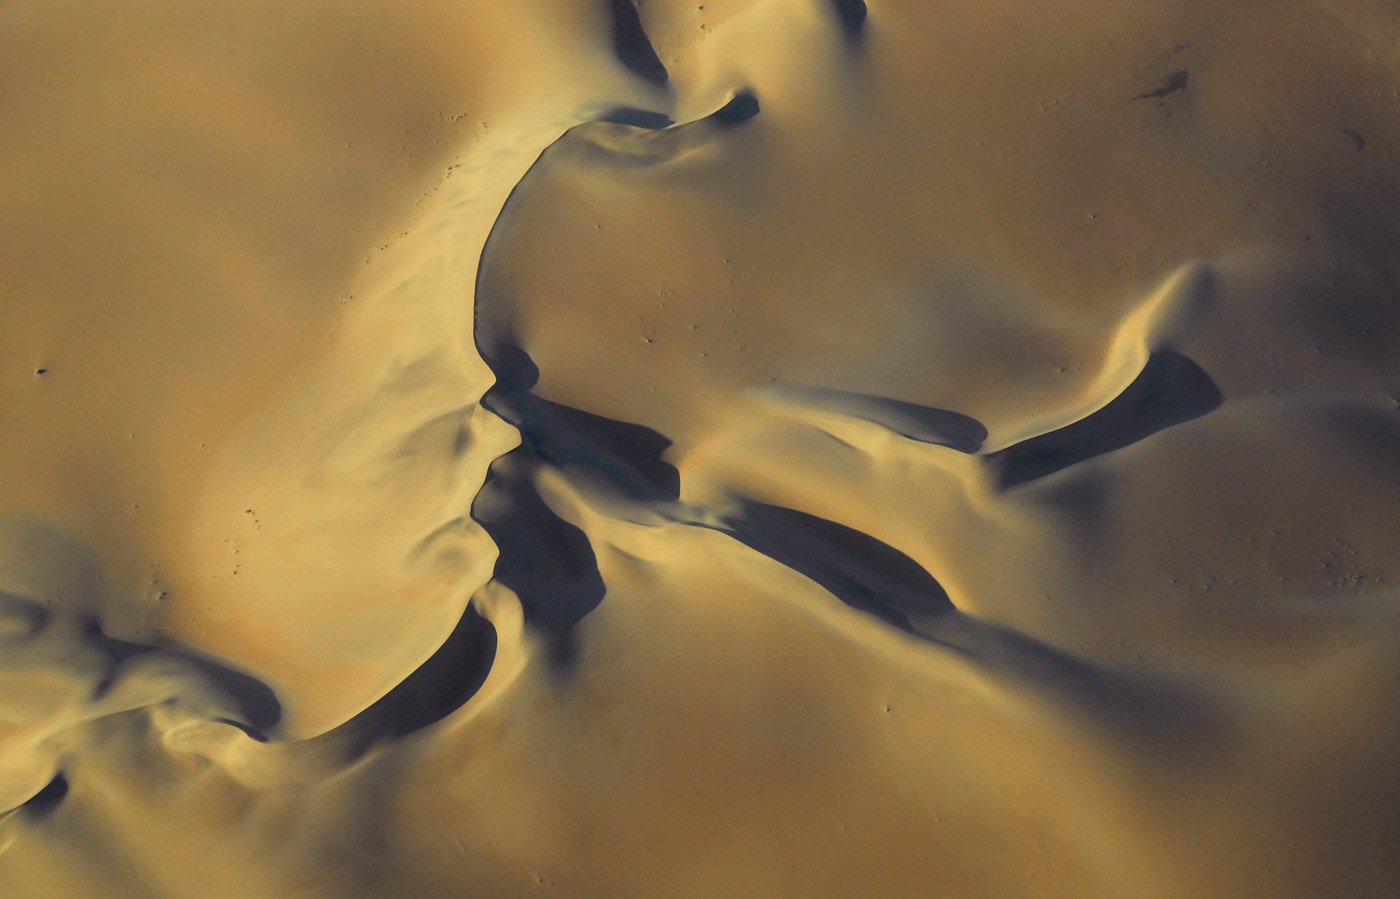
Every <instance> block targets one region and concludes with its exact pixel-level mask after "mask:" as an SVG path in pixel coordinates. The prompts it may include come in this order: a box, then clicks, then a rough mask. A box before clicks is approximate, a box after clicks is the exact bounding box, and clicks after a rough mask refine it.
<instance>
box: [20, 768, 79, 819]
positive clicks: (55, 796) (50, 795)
mask: <svg viewBox="0 0 1400 899" xmlns="http://www.w3.org/2000/svg"><path fill="white" fill-rule="evenodd" d="M67 795H68V778H66V777H64V776H63V772H62V771H60V772H59V773H57V774H55V775H54V776H53V780H50V781H49V782H48V783H47V784H46V785H45V786H44V788H43V789H42V790H40V791H39V792H37V793H35V794H34V795H33V796H30V797H29V798H28V799H27V800H25V802H24V804H23V805H21V806H20V808H21V809H23V810H24V812H25V814H27V815H29V816H31V817H34V818H47V817H48V816H49V815H51V814H53V812H54V810H55V809H57V808H58V807H59V805H60V804H61V803H62V802H63V799H64V797H66V796H67Z"/></svg>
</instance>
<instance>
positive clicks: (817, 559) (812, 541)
mask: <svg viewBox="0 0 1400 899" xmlns="http://www.w3.org/2000/svg"><path fill="white" fill-rule="evenodd" d="M724 526H725V530H726V531H727V532H728V533H729V534H731V535H732V536H734V537H735V538H736V539H737V540H739V542H741V543H743V544H744V545H745V546H748V547H749V548H751V549H753V550H756V551H757V552H760V553H762V554H763V555H765V556H768V557H769V558H770V559H772V560H774V561H775V562H779V563H781V564H783V565H785V566H787V567H788V568H791V569H793V570H794V571H797V572H799V573H800V574H803V575H805V576H806V577H808V578H811V579H812V580H813V581H815V582H817V583H818V584H820V585H821V586H822V587H824V588H825V589H826V590H827V591H828V592H830V593H831V594H832V595H833V596H835V597H836V598H837V599H839V600H841V601H842V602H844V603H846V604H847V605H849V606H851V607H853V608H857V609H860V610H862V611H864V612H869V613H870V614H872V615H875V616H877V617H879V618H881V619H882V620H884V621H886V622H888V623H889V624H892V625H894V626H895V627H898V628H900V629H902V630H905V631H908V632H910V633H915V632H916V631H915V630H914V627H913V625H912V624H911V622H910V620H909V615H910V614H915V615H920V616H924V615H932V614H939V613H948V612H953V611H955V609H954V607H953V603H952V601H951V600H950V599H949V598H948V594H947V593H946V592H945V591H944V589H943V587H942V585H941V584H939V583H938V581H937V580H935V579H934V578H933V576H932V575H930V574H929V573H928V572H927V571H925V570H924V568H923V566H921V565H920V564H919V563H918V562H915V561H914V560H913V559H911V558H909V557H908V556H906V555H905V554H904V553H902V552H900V551H899V550H897V549H895V548H894V547H892V546H890V545H888V544H886V543H883V542H881V541H879V540H877V539H875V538H874V537H871V536H870V535H869V534H865V533H862V532H860V531H857V530H855V529H854V528H848V527H846V526H845V525H842V524H837V523H836V522H834V521H829V520H827V519H825V518H818V517H817V516H815V515H808V514H807V513H806V512H798V511H796V510H795V509H785V508H782V507H781V506H771V505H768V504H767V503H759V502H752V501H746V502H745V503H744V504H743V506H742V507H741V509H740V511H739V513H738V514H737V515H735V516H733V517H732V518H729V519H726V520H725V522H724Z"/></svg>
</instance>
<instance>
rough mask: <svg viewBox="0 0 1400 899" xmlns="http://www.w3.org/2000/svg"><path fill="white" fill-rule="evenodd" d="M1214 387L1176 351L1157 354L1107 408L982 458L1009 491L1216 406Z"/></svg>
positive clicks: (1218, 401) (1217, 397)
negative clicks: (1009, 488) (984, 458)
mask: <svg viewBox="0 0 1400 899" xmlns="http://www.w3.org/2000/svg"><path fill="white" fill-rule="evenodd" d="M1222 401H1223V397H1222V396H1221V393H1220V389H1219V388H1218V387H1216V386H1215V382H1214V381H1213V380H1211V377H1210V375H1209V374H1207V373H1206V371H1205V370H1204V369H1203V368H1201V367H1200V366H1199V365H1197V364H1196V363H1195V362H1192V361H1191V360H1190V359H1188V358H1186V357H1185V356H1183V355H1181V354H1180V353H1176V352H1173V351H1171V350H1158V351H1156V352H1153V353H1152V355H1151V356H1150V357H1149V358H1148V360H1147V364H1146V365H1144V366H1143V369H1142V372H1141V373H1140V374H1139V375H1138V376H1137V378H1136V379H1134V381H1133V383H1131V384H1129V385H1128V387H1127V388H1126V389H1124V391H1123V392H1122V393H1120V394H1119V395H1118V396H1117V397H1115V398H1114V399H1113V401H1112V402H1110V403H1109V404H1108V405H1107V406H1104V407H1103V408H1102V409H1100V410H1099V411H1097V412H1095V413H1093V414H1092V415H1089V416H1087V417H1085V418H1082V419H1080V420H1079V421H1077V422H1075V423H1073V424H1071V425H1066V426H1065V427H1063V428H1060V429H1059V430H1057V431H1051V432H1050V433H1048V434H1041V435H1040V436H1038V437H1032V438H1030V439H1029V440H1023V441H1021V442H1020V443H1017V444H1015V445H1013V446H1009V447H1007V448H1006V449H1003V450H998V451H997V452H995V453H991V454H989V455H988V456H987V457H986V461H987V464H988V465H989V466H991V467H992V469H993V470H994V471H995V472H996V476H997V483H998V484H999V485H1000V486H1001V487H1015V486H1017V485H1020V484H1025V483H1028V482H1030V481H1034V480H1037V479H1039V478H1043V477H1046V476H1047V475H1052V474H1055V473H1056V472H1058V471H1063V470H1064V469H1066V468H1069V467H1070V466H1071V465H1077V464H1079V463H1080V462H1084V461H1087V460H1089V459H1092V458H1094V457H1095V456H1101V455H1103V454H1105V453H1111V452H1113V451H1114V450H1119V449H1122V448H1123V447H1125V446H1129V445H1131V444H1133V443H1136V442H1138V441H1139V440H1143V439H1146V438H1147V437H1150V436H1152V435H1153V434H1155V433H1157V432H1158V431H1162V430H1165V429H1166V428H1169V427H1172V426H1173V425H1178V424H1181V423H1182V422H1186V421H1190V420H1191V419H1193V418H1199V417H1201V416H1202V415H1205V414H1206V413H1208V412H1210V411H1212V410H1214V409H1216V408H1218V407H1219V406H1220V404H1221V402H1222Z"/></svg>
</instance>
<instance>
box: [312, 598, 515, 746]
mask: <svg viewBox="0 0 1400 899" xmlns="http://www.w3.org/2000/svg"><path fill="white" fill-rule="evenodd" d="M495 660H496V628H495V627H494V626H493V625H492V624H491V622H489V621H487V620H486V619H485V618H483V617H482V616H481V614H480V613H478V612H477V611H476V609H475V608H473V607H472V606H467V609H466V611H465V612H463V613H462V617H461V619H460V620H459V621H458V622H457V626H456V627H455V628H453V629H452V633H451V634H449V635H448V637H447V639H446V640H445V641H443V644H442V646H440V647H438V650H437V651H436V652H434V653H433V654H432V655H431V656H430V657H429V658H428V660H427V661H425V662H424V663H423V664H422V665H419V666H418V667H417V668H416V669H414V671H413V673H412V674H410V675H409V676H408V677H406V678H404V679H403V680H402V681H400V682H399V683H398V684H397V685H395V687H394V688H393V689H392V690H390V691H389V692H388V693H386V694H384V695H383V696H381V697H380V698H379V699H378V700H377V701H375V702H374V703H373V704H372V705H370V706H369V707H368V708H366V709H365V710H364V711H363V712H360V713H359V714H358V715H356V716H355V717H354V718H351V719H350V720H349V721H347V722H345V723H344V724H342V725H341V726H340V727H338V728H337V729H336V732H338V733H341V734H344V735H347V736H349V737H350V744H351V745H350V748H349V751H350V753H351V755H356V756H357V755H360V754H361V753H363V752H364V751H365V750H367V749H368V748H369V747H370V746H372V745H374V744H375V743H377V742H379V741H381V740H392V739H398V738H400V737H403V736H406V735H408V734H411V733H413V732H414V731H417V730H421V729H422V728H425V727H428V726H429V725H432V724H436V723H437V722H439V721H441V720H442V719H443V718H446V717H447V716H448V715H450V714H452V713H453V712H455V711H456V710H457V709H459V708H461V707H462V706H464V705H466V704H467V702H468V701H469V700H471V698H472V697H473V696H475V695H476V693H477V691H478V690H480V689H481V685H482V684H484V683H485V682H486V676H487V675H488V674H490V672H491V665H492V663H493V662H494V661H495Z"/></svg>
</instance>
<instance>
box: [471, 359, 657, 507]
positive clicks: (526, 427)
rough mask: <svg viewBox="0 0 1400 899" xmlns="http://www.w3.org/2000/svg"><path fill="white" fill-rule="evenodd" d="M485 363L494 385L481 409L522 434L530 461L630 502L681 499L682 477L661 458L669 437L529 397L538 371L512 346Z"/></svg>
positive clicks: (523, 443) (640, 427) (537, 378)
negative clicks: (571, 476) (581, 479)
mask: <svg viewBox="0 0 1400 899" xmlns="http://www.w3.org/2000/svg"><path fill="white" fill-rule="evenodd" d="M486 363H487V365H489V366H490V367H491V369H492V371H494V372H495V373H496V378H497V380H496V384H495V386H493V387H492V388H491V389H490V390H488V391H487V392H486V395H485V396H483V397H482V400H481V402H482V405H483V406H485V407H486V408H487V409H489V410H490V411H491V412H493V413H495V414H496V415H499V416H500V417H501V418H502V419H504V420H505V421H508V422H510V423H511V424H512V425H514V426H515V427H516V428H517V429H518V430H519V431H520V436H521V442H522V448H523V449H525V450H528V452H529V454H530V455H531V456H532V457H534V458H537V459H539V460H541V461H544V462H548V463H549V464H551V465H553V466H555V467H556V468H560V469H564V470H566V471H568V472H569V473H570V474H571V475H575V476H579V477H582V478H583V479H585V480H588V481H591V482H593V483H595V484H601V485H605V486H607V487H609V488H611V489H613V490H616V491H618V492H620V493H622V494H623V495H625V496H627V497H629V498H631V499H635V500H643V501H658V502H666V501H672V500H675V499H677V498H678V497H679V496H680V489H681V476H680V472H678V471H677V470H676V467H675V466H674V465H671V464H670V463H669V462H666V461H665V460H664V459H663V458H662V456H663V455H664V453H665V452H666V450H667V449H668V448H669V447H670V446H671V441H670V440H669V439H668V438H667V437H665V436H664V435H662V434H660V433H658V432H656V431H653V430H652V429H651V428H647V427H643V426H642V425H637V424H631V423H630V422H625V421H618V420H616V419H612V418H607V417H605V416H602V415H594V414H593V413H591V412H585V411H583V410H582V409H575V408H573V407H572V406H565V405H563V404H561V403H555V402H551V401H550V400H546V399H541V398H540V397H537V396H535V395H534V394H532V393H530V392H529V388H530V387H533V386H534V384H535V382H536V381H538V380H539V369H538V368H537V367H536V366H535V363H534V361H533V360H531V359H530V356H529V354H528V353H526V352H525V351H524V350H522V349H520V347H518V346H515V345H514V344H509V343H501V344H498V345H497V347H496V349H495V350H494V351H493V352H492V353H491V354H490V355H489V356H487V357H486Z"/></svg>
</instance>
